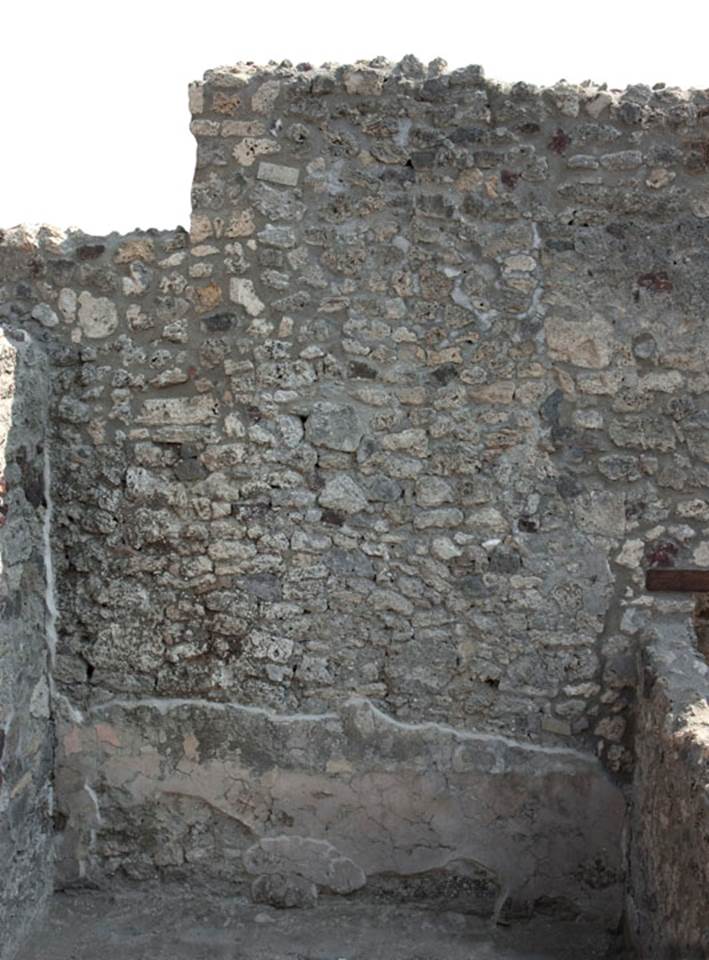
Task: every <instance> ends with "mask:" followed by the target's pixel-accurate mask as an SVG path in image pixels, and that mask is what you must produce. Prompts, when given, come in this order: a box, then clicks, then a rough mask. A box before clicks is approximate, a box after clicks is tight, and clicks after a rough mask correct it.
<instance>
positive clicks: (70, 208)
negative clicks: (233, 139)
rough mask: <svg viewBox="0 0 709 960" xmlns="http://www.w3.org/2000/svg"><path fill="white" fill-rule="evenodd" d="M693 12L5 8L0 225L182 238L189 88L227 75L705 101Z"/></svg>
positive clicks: (405, 6)
mask: <svg viewBox="0 0 709 960" xmlns="http://www.w3.org/2000/svg"><path fill="white" fill-rule="evenodd" d="M704 7H705V4H704V3H703V2H702V0H693V2H688V0H679V2H673V3H667V2H664V3H658V2H655V0H648V2H636V0H631V2H625V0H616V2H608V0H594V2H575V0H565V2H557V0H549V2H544V0H539V2H533V0H528V2H521V0H488V2H486V3H484V4H483V3H479V2H476V0H458V2H450V0H427V2H421V0H410V2H401V0H378V2H372V0H339V2H338V0H331V2H322V0H304V2H301V3H298V2H296V0H290V2H282V0H251V2H250V3H246V2H244V0H232V2H223V0H192V2H190V3H186V2H184V0H170V2H167V0H109V2H106V0H53V2H49V0H36V2H30V0H3V2H2V3H1V5H0V12H1V14H2V15H1V17H0V31H1V33H0V116H1V118H2V125H3V136H2V141H0V226H5V227H9V226H12V225H14V224H16V223H20V222H24V223H53V224H56V225H58V226H62V227H68V226H78V227H81V228H82V229H83V230H85V231H86V232H88V233H97V234H102V233H108V232H110V231H111V230H120V231H126V230H130V229H133V228H135V227H141V228H147V227H161V228H169V227H174V226H176V225H178V224H182V225H187V223H188V217H189V187H190V182H191V179H192V170H193V165H194V141H193V139H192V137H191V135H190V134H189V132H188V122H189V118H188V113H187V84H188V83H189V81H190V80H194V79H199V78H201V76H202V74H203V73H204V71H205V70H206V69H208V68H210V67H214V66H218V65H220V64H225V63H233V62H235V61H237V60H254V61H257V62H260V63H265V62H267V61H268V60H277V61H280V60H283V59H285V58H287V59H289V60H292V61H293V62H294V63H299V62H301V61H310V62H312V63H314V64H319V63H322V62H323V61H325V60H331V61H339V62H351V61H352V60H356V59H358V58H368V59H369V58H371V57H374V56H377V55H380V54H381V55H384V56H387V57H389V58H390V59H398V58H400V57H401V56H403V55H404V54H405V53H415V54H416V55H417V56H418V57H419V58H420V59H422V60H425V61H427V60H431V59H433V58H434V57H438V56H441V57H443V58H444V59H446V60H447V61H448V63H449V65H450V66H451V67H458V66H463V65H465V64H468V63H481V64H482V65H483V66H484V67H485V71H486V73H487V75H488V76H491V77H494V78H495V79H501V80H527V81H529V82H533V83H545V84H546V83H554V82H555V81H556V80H559V79H561V78H562V77H563V78H566V79H568V80H571V81H582V80H584V79H587V78H591V79H594V80H597V81H599V82H601V81H607V82H608V83H609V85H610V86H612V87H619V86H625V85H626V84H627V83H637V82H645V83H649V84H652V83H656V82H658V81H664V82H665V83H667V84H670V85H678V86H683V87H688V86H695V87H702V88H704V87H709V54H708V53H707V49H709V48H708V46H707V41H708V37H707V26H708V25H709V13H708V12H706V11H705V10H704Z"/></svg>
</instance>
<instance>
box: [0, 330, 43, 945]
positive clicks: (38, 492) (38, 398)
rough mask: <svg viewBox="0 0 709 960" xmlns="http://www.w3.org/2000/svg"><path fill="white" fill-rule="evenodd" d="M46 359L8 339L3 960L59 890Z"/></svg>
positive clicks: (2, 435)
mask: <svg viewBox="0 0 709 960" xmlns="http://www.w3.org/2000/svg"><path fill="white" fill-rule="evenodd" d="M48 381H49V378H48V374H47V369H46V364H45V363H44V356H43V354H42V352H41V351H39V350H37V349H36V347H35V346H34V345H33V344H32V343H31V342H30V340H29V337H28V336H27V334H26V333H25V332H24V331H21V330H16V331H12V330H0V863H2V875H1V876H0V958H2V960H7V958H10V957H11V956H12V955H13V952H14V950H15V948H16V946H17V944H18V942H19V941H20V939H21V938H22V936H23V934H24V932H25V931H26V930H27V929H28V927H29V925H30V924H31V922H32V920H33V919H34V918H35V916H36V915H37V914H38V912H39V911H41V909H42V908H43V906H44V903H45V901H46V898H47V896H48V894H49V891H50V889H51V883H52V880H51V819H50V814H51V772H52V760H53V756H52V753H53V751H52V730H51V723H50V710H49V707H50V696H49V693H50V691H49V680H48V646H47V642H48V635H49V624H48V622H47V621H48V610H47V606H46V603H45V599H46V595H47V590H46V582H47V581H46V577H47V568H46V550H45V546H46V543H45V532H46V530H47V528H46V522H48V517H47V505H46V501H45V473H44V467H45V429H46V416H47V393H48Z"/></svg>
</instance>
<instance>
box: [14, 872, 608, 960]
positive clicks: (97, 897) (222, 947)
mask: <svg viewBox="0 0 709 960" xmlns="http://www.w3.org/2000/svg"><path fill="white" fill-rule="evenodd" d="M610 956H614V957H616V954H613V953H611V952H610V950H609V941H608V939H607V937H606V936H605V934H604V933H603V932H602V931H599V930H597V929H594V928H591V927H589V926H587V925H584V924H579V923H573V922H568V921H567V922H564V921H562V922H559V921H551V920H546V919H544V918H542V919H538V920H535V921H533V922H529V923H521V924H514V925H511V926H509V927H502V926H498V927H494V928H493V927H492V926H490V924H489V923H488V922H487V921H485V920H481V919H479V918H476V917H470V916H464V915H462V914H459V913H440V912H439V913H434V912H432V911H428V910H425V909H422V908H420V907H416V906H411V905H409V906H391V905H386V906H382V905H376V904H368V903H362V902H349V901H343V900H342V899H341V898H338V899H331V900H325V901H323V902H321V904H319V905H318V906H317V907H315V908H313V909H311V910H273V909H271V908H269V907H263V906H260V905H253V904H250V903H247V902H244V901H236V900H234V899H231V900H228V899H225V898H214V897H204V896H202V895H192V894H191V893H190V892H189V891H185V890H184V889H180V890H177V891H175V890H174V889H172V888H168V889H167V890H166V889H162V890H156V891H150V892H146V891H144V890H140V891H138V892H132V893H127V894H126V893H120V894H115V895H114V894H103V893H101V894H98V893H82V894H80V895H77V894H60V895H57V896H56V897H55V898H54V901H53V904H52V908H51V911H50V915H49V917H48V919H47V921H46V922H45V924H44V925H43V926H42V927H41V928H38V929H37V930H36V931H35V934H34V936H33V938H32V940H31V942H30V943H28V944H26V946H25V949H24V950H23V951H22V952H21V954H20V957H19V958H18V960H113V958H116V960H118V958H120V960H602V958H603V960H605V958H607V957H610Z"/></svg>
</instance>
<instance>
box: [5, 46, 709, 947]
mask: <svg viewBox="0 0 709 960" xmlns="http://www.w3.org/2000/svg"><path fill="white" fill-rule="evenodd" d="M190 104H191V108H192V113H193V120H192V130H193V132H194V135H195V137H196V140H197V170H196V174H195V180H194V184H193V188H192V197H193V210H194V212H193V218H192V224H191V231H190V233H189V234H188V233H186V232H185V231H182V230H179V229H178V230H176V231H173V232H165V231H147V232H137V233H135V234H131V235H129V236H118V235H115V234H112V235H110V236H109V237H103V238H96V237H88V236H85V235H83V234H78V233H70V234H62V233H59V232H56V231H52V230H49V229H44V230H41V231H39V232H34V233H33V232H30V231H27V230H25V229H22V228H18V229H15V230H9V231H6V232H5V235H4V238H3V239H2V242H0V284H1V287H0V292H1V293H2V296H0V301H2V307H1V308H0V310H1V311H2V313H1V315H2V316H3V317H4V318H5V319H6V320H7V321H8V322H10V323H11V324H13V325H14V326H17V327H24V328H26V329H28V330H29V331H30V332H31V335H32V337H33V338H34V339H35V340H37V341H38V342H40V343H41V344H42V346H43V349H44V351H45V352H46V354H47V356H48V357H49V360H50V364H51V380H52V402H51V414H50V430H51V434H52V441H51V449H52V471H53V500H54V523H53V528H52V545H53V552H54V559H55V566H56V570H57V588H58V596H59V603H60V619H59V625H58V626H59V635H58V645H57V652H56V666H55V671H54V676H55V683H56V696H55V698H54V709H55V718H56V722H57V726H58V750H59V753H58V762H57V769H56V789H57V823H58V827H59V834H58V837H59V840H58V848H57V858H58V871H59V877H60V882H61V883H62V884H76V883H84V882H87V881H90V882H96V883H105V882H107V881H108V880H113V881H117V880H120V879H123V880H125V879H132V880H143V879H151V878H154V877H160V878H163V879H169V878H184V877H190V878H191V879H193V880H195V879H200V880H202V881H204V882H206V883H210V884H225V883H226V884H231V885H236V886H237V887H239V888H244V889H247V888H250V887H251V886H252V885H253V893H254V895H255V896H257V897H261V898H263V899H265V900H268V901H269V902H278V903H288V904H291V903H303V904H306V903H311V902H313V900H314V899H315V897H316V896H317V895H318V892H323V891H324V892H334V893H341V894H348V893H354V892H355V891H364V893H363V894H361V895H364V894H365V893H366V892H367V891H370V892H372V891H375V892H377V893H378V894H380V895H390V896H398V897H404V898H405V897H407V896H410V895H411V890H412V888H413V887H414V886H416V885H418V889H419V890H420V889H425V890H426V895H427V896H429V897H430V898H431V899H432V900H435V898H436V897H439V898H443V899H446V898H447V901H450V899H451V898H453V899H455V898H458V899H465V900H466V902H467V903H468V905H469V906H470V907H471V908H472V909H476V910H480V911H481V912H488V913H491V914H492V913H495V912H497V913H498V914H499V913H500V912H505V911H508V912H515V911H517V912H520V911H521V912H524V911H530V910H533V909H534V908H535V907H538V906H540V905H542V904H543V905H545V907H546V908H549V909H552V910H563V911H567V912H568V911H571V912H576V913H579V914H583V915H586V916H593V917H596V918H598V919H599V920H601V921H602V922H603V923H605V924H607V925H608V926H609V927H611V928H613V927H616V926H617V925H618V923H619V922H620V917H621V913H622V911H623V905H624V896H625V894H624V884H625V865H624V852H623V843H622V836H623V831H624V827H625V823H626V819H625V808H626V799H627V796H628V784H629V783H630V780H631V777H632V775H633V765H634V718H635V716H636V713H635V704H636V692H637V687H638V682H637V678H638V672H637V657H638V655H639V652H640V651H641V650H642V649H643V648H644V646H645V645H646V643H647V639H648V636H649V634H648V631H650V630H651V629H652V628H651V624H652V621H653V618H654V617H657V616H660V615H661V616H663V617H669V618H670V619H672V618H673V617H676V618H677V621H678V622H684V620H685V619H686V616H687V613H686V610H685V608H684V607H683V606H682V604H678V603H677V602H676V601H675V600H673V599H672V598H657V597H655V598H650V597H648V596H647V595H646V593H645V590H644V569H645V568H646V567H647V566H649V565H665V564H671V563H678V564H680V565H706V563H707V561H708V560H709V530H708V527H707V521H708V520H709V501H708V500H707V498H706V489H707V486H709V445H707V440H706V425H707V417H708V415H709V414H708V404H707V397H708V396H709V374H708V373H707V358H708V355H709V339H707V338H706V336H705V335H704V328H705V324H706V303H707V301H708V299H709V298H708V294H709V275H708V274H707V272H706V269H705V266H706V260H707V253H706V249H707V246H706V239H707V230H708V225H709V186H708V183H707V173H709V93H708V94H705V93H702V92H691V93H685V92H680V91H677V90H671V89H666V88H664V87H661V86H658V87H657V88H653V89H652V90H651V89H649V88H647V87H643V86H636V87H631V88H628V89H627V90H626V91H624V92H622V93H620V92H615V91H608V90H607V89H605V88H604V87H596V86H593V85H587V86H583V87H573V86H570V85H567V84H563V83H562V84H559V85H557V86H556V87H554V88H551V89H547V90H537V89H535V88H533V87H531V86H529V85H527V84H523V83H519V84H514V85H501V84H495V83H491V82H488V81H486V80H485V79H484V76H483V74H482V71H481V70H480V68H478V67H470V68H466V69H464V70H458V71H454V72H452V73H449V74H448V73H445V72H444V71H443V65H442V64H440V63H438V62H434V63H433V64H431V65H429V67H428V68H424V67H422V65H421V64H419V63H418V62H417V61H415V60H414V59H413V58H406V59H405V60H404V61H402V63H400V64H398V65H396V66H392V65H391V64H387V63H386V62H385V61H379V60H377V61H373V62H372V63H370V64H364V63H362V64H357V65H355V66H351V67H343V68H332V69H330V68H328V67H327V66H326V67H323V68H320V69H317V70H315V69H312V68H311V67H310V66H309V65H301V66H300V67H296V68H294V67H292V66H291V65H289V64H283V65H280V66H275V65H273V66H271V67H268V68H257V67H253V66H249V65H238V66H237V67H233V68H232V67H230V68H222V69H218V70H214V71H210V72H208V73H207V74H206V75H205V80H204V82H203V83H199V84H194V85H193V86H192V88H191V91H190ZM642 716H644V714H642ZM643 722H644V721H642V720H641V724H642V723H643ZM643 729H644V728H643ZM642 762H644V761H642V760H641V763H642Z"/></svg>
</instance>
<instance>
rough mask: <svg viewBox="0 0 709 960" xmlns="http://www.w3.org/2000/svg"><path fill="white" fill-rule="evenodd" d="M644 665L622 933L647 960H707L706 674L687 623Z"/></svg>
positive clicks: (664, 635)
mask: <svg viewBox="0 0 709 960" xmlns="http://www.w3.org/2000/svg"><path fill="white" fill-rule="evenodd" d="M652 633H653V636H652V640H651V642H650V643H649V644H648V646H647V648H646V650H645V652H644V655H643V664H642V665H643V671H642V676H643V683H642V690H641V691H640V695H639V707H638V719H637V732H636V752H637V767H636V773H635V782H634V784H633V808H632V810H633V813H632V822H631V828H632V834H631V837H632V839H631V856H630V877H629V897H628V910H627V923H628V927H629V932H630V935H631V937H632V940H633V941H634V942H635V944H636V946H637V949H638V956H641V957H647V960H655V958H658V960H665V958H672V957H682V958H686V960H701V958H702V957H706V956H709V901H708V900H707V890H708V889H709V667H707V665H706V663H704V662H703V661H700V660H699V658H698V656H697V653H696V650H694V642H693V636H692V629H691V625H690V624H689V623H687V624H683V625H680V624H678V623H677V622H673V621H670V622H655V623H653V624H652Z"/></svg>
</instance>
